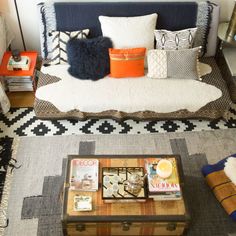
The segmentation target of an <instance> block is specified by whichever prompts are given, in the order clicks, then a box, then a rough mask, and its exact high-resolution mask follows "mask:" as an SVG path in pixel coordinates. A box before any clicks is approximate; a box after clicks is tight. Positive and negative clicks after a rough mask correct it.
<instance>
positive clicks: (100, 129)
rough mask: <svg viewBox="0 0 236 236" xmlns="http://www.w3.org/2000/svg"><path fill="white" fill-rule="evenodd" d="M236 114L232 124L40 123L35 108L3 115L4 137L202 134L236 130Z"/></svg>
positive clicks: (1, 128)
mask: <svg viewBox="0 0 236 236" xmlns="http://www.w3.org/2000/svg"><path fill="white" fill-rule="evenodd" d="M235 114H236V111H235V110H234V109H233V108H232V109H231V116H230V117H231V118H230V119H229V120H228V121H224V120H221V119H218V120H214V121H206V120H200V119H198V120H187V119H185V120H164V121H134V120H125V121H121V122H118V121H115V120H112V119H89V120H86V121H78V120H52V121H50V120H40V119H37V118H36V117H35V113H34V110H33V108H12V109H11V110H10V112H9V113H8V114H6V115H3V114H0V137H5V136H7V137H13V138H14V137H17V136H53V135H71V134H148V133H167V132H185V131H202V130H212V129H229V128H236V115H235Z"/></svg>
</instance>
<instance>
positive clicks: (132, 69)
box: [109, 48, 146, 78]
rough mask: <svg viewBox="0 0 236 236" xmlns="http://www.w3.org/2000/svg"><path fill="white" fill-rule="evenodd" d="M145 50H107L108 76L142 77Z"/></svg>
mask: <svg viewBox="0 0 236 236" xmlns="http://www.w3.org/2000/svg"><path fill="white" fill-rule="evenodd" d="M145 52H146V48H130V49H115V48H109V56H110V71H111V73H110V76H111V77H114V78H124V77H138V76H144V58H145Z"/></svg>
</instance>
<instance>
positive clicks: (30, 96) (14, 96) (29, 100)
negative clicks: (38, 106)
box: [7, 92, 34, 107]
mask: <svg viewBox="0 0 236 236" xmlns="http://www.w3.org/2000/svg"><path fill="white" fill-rule="evenodd" d="M7 96H8V98H9V100H10V103H11V107H33V104H34V92H8V93H7Z"/></svg>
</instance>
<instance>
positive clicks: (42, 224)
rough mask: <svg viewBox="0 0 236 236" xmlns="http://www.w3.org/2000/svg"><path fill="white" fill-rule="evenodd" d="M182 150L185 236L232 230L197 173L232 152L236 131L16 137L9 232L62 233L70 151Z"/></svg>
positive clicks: (24, 235)
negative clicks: (186, 216) (188, 218)
mask: <svg viewBox="0 0 236 236" xmlns="http://www.w3.org/2000/svg"><path fill="white" fill-rule="evenodd" d="M78 153H80V154H171V153H175V154H180V155H181V157H182V163H183V169H184V173H185V184H186V190H187V193H186V194H187V201H188V203H189V208H190V209H189V210H190V214H191V218H192V221H191V224H190V227H189V230H188V232H187V235H189V236H195V235H196V236H199V235H201V236H209V235H214V236H224V235H228V234H229V233H234V232H236V224H235V223H234V222H232V221H231V219H230V218H229V217H228V216H227V214H226V213H225V212H224V210H223V209H222V208H221V206H220V204H219V203H218V202H217V201H216V199H215V197H214V196H213V194H212V193H211V192H210V190H209V188H208V187H207V186H206V184H205V182H204V179H203V177H202V175H201V172H200V169H201V167H202V166H203V165H204V164H206V163H207V162H208V163H214V162H216V161H218V160H220V159H222V158H224V157H226V156H227V155H230V154H232V153H236V130H235V129H228V130H218V131H205V132H185V133H168V134H150V135H80V136H54V137H24V138H20V140H19V145H18V147H17V151H16V158H17V160H18V163H19V164H22V167H21V168H20V169H18V170H14V174H13V178H12V184H11V190H10V196H9V205H8V212H7V214H8V217H9V226H8V227H7V228H6V229H5V234H4V235H8V236H15V235H17V236H34V235H37V236H42V235H50V236H60V235H62V232H61V224H60V211H61V204H60V201H59V199H58V196H59V192H60V188H61V185H62V182H63V174H62V170H63V169H64V168H65V158H66V157H67V155H68V154H78Z"/></svg>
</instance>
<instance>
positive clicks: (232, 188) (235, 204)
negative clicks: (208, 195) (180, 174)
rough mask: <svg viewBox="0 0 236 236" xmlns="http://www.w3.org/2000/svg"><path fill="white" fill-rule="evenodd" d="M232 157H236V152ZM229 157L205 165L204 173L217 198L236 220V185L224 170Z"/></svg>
mask: <svg viewBox="0 0 236 236" xmlns="http://www.w3.org/2000/svg"><path fill="white" fill-rule="evenodd" d="M230 157H234V158H236V154H233V155H231V156H230ZM228 158H229V157H226V158H225V159H223V160H221V161H219V162H218V163H216V164H214V165H205V166H203V167H202V174H203V175H204V177H205V179H206V182H207V184H208V185H209V187H210V188H211V190H212V191H213V193H214V194H215V196H216V198H217V200H218V201H219V202H220V203H221V205H222V206H223V207H224V209H225V211H226V212H227V213H228V214H229V216H230V217H231V218H232V219H233V220H235V221H236V185H235V184H234V183H232V181H231V180H230V179H229V178H228V177H227V175H226V174H225V172H224V167H225V162H226V161H227V159H228Z"/></svg>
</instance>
